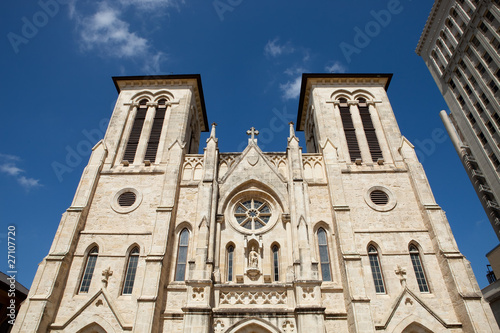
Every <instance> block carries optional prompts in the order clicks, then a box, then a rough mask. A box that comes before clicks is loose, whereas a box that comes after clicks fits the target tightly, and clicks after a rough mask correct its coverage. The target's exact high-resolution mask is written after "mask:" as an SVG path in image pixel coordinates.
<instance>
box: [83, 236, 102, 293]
mask: <svg viewBox="0 0 500 333" xmlns="http://www.w3.org/2000/svg"><path fill="white" fill-rule="evenodd" d="M98 254H99V248H98V247H97V246H94V247H93V248H92V249H91V250H90V251H89V254H88V255H87V263H86V264H85V271H84V273H83V277H82V283H81V284H80V292H81V293H86V292H88V291H89V288H90V282H91V281H92V276H93V275H94V269H95V264H96V262H97V256H98Z"/></svg>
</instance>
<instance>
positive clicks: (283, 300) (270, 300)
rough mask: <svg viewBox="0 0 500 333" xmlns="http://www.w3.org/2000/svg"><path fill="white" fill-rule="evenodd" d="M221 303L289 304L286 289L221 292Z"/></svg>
mask: <svg viewBox="0 0 500 333" xmlns="http://www.w3.org/2000/svg"><path fill="white" fill-rule="evenodd" d="M220 304H229V305H235V304H243V305H249V304H256V305H265V304H269V305H277V304H287V292H286V291H268V292H266V291H257V292H249V291H244V292H236V291H230V292H221V294H220Z"/></svg>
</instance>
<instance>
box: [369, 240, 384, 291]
mask: <svg viewBox="0 0 500 333" xmlns="http://www.w3.org/2000/svg"><path fill="white" fill-rule="evenodd" d="M368 258H369V259H370V267H371V270H372V276H373V283H374V284H375V292H376V293H377V294H384V293H385V286H384V277H383V275H382V269H381V268H380V262H379V258H378V251H377V249H376V248H375V246H373V245H370V247H369V248H368Z"/></svg>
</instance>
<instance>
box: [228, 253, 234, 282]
mask: <svg viewBox="0 0 500 333" xmlns="http://www.w3.org/2000/svg"><path fill="white" fill-rule="evenodd" d="M233 258H234V246H233V245H229V246H228V247H227V280H228V281H233Z"/></svg>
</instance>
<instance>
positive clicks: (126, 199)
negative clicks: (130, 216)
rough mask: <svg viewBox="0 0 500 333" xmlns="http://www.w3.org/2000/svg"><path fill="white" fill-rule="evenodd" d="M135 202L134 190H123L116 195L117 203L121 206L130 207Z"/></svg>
mask: <svg viewBox="0 0 500 333" xmlns="http://www.w3.org/2000/svg"><path fill="white" fill-rule="evenodd" d="M134 202H135V193H134V192H125V193H122V194H120V196H119V197H118V204H119V205H120V206H121V207H130V206H132V205H133V204H134Z"/></svg>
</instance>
